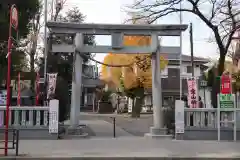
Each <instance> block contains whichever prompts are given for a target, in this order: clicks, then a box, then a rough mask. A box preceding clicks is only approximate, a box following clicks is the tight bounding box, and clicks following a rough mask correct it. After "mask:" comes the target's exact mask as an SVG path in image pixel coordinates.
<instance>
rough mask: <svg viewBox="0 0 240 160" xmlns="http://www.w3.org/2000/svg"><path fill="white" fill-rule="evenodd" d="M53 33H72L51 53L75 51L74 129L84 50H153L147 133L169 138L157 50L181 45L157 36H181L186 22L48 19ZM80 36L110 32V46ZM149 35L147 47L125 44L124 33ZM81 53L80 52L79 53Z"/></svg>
mask: <svg viewBox="0 0 240 160" xmlns="http://www.w3.org/2000/svg"><path fill="white" fill-rule="evenodd" d="M47 26H48V28H49V29H50V32H52V33H53V34H70V35H73V36H75V44H74V45H69V44H60V45H59V44H54V45H52V52H57V53H62V54H63V53H66V54H69V53H74V57H75V58H74V64H73V71H74V72H73V82H72V102H71V113H70V116H71V117H70V122H71V123H70V125H71V127H73V128H76V127H77V126H78V125H79V113H80V97H81V93H82V88H81V86H82V58H81V55H82V56H84V54H85V53H116V54H117V53H129V54H136V53H138V54H140V53H142V54H146V53H152V96H153V127H151V129H150V133H148V134H146V136H150V137H170V135H166V129H164V122H163V109H162V91H161V90H162V87H161V74H160V64H159V63H160V62H159V60H160V59H159V56H160V53H164V54H175V55H180V53H181V50H180V47H166V46H161V47H160V42H159V40H158V36H180V34H181V32H182V31H184V30H186V29H187V25H126V24H124V25H120V24H84V23H83V24H78V23H65V22H48V23H47ZM83 35H111V37H112V44H111V45H110V46H97V45H96V46H89V45H84V43H83ZM128 35H131V36H139V35H140V36H143V35H145V36H151V44H150V45H149V46H124V45H123V37H124V36H128ZM80 54H81V55H80Z"/></svg>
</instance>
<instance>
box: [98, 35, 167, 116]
mask: <svg viewBox="0 0 240 160" xmlns="http://www.w3.org/2000/svg"><path fill="white" fill-rule="evenodd" d="M150 43H151V38H150V37H148V36H125V37H124V45H125V46H144V45H145V46H146V45H149V44H150ZM159 61H160V64H161V69H164V68H165V67H166V65H167V64H168V61H167V58H166V57H164V56H160V60H159ZM103 63H105V64H109V66H106V65H102V71H101V73H102V74H101V79H102V80H104V81H105V83H106V84H107V85H108V88H109V89H111V90H113V91H117V92H119V91H120V92H121V93H123V94H124V95H126V96H128V97H130V98H132V99H133V100H134V101H133V103H134V104H133V105H132V106H133V109H132V116H134V117H138V116H140V111H141V106H142V100H143V98H144V90H145V89H146V88H151V87H152V71H151V54H150V53H146V54H128V53H122V54H113V53H109V54H107V55H106V56H105V58H104V61H103ZM111 65H112V66H119V67H111ZM121 66H122V67H121Z"/></svg>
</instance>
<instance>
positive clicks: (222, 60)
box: [217, 49, 226, 76]
mask: <svg viewBox="0 0 240 160" xmlns="http://www.w3.org/2000/svg"><path fill="white" fill-rule="evenodd" d="M225 57H226V53H225V51H224V50H223V49H222V50H220V57H219V60H218V73H217V75H218V76H221V75H222V73H223V71H224V65H225Z"/></svg>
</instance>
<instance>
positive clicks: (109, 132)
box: [80, 120, 132, 137]
mask: <svg viewBox="0 0 240 160" xmlns="http://www.w3.org/2000/svg"><path fill="white" fill-rule="evenodd" d="M80 124H85V125H87V126H88V127H89V128H90V129H91V130H92V131H93V132H94V134H95V136H97V137H113V124H112V123H109V122H107V121H103V120H80ZM115 131H116V136H117V137H122V136H128V137H129V136H132V135H131V134H130V133H128V132H126V131H125V130H123V129H122V128H120V127H118V126H116V128H115Z"/></svg>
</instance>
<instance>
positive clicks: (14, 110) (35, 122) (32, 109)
mask: <svg viewBox="0 0 240 160" xmlns="http://www.w3.org/2000/svg"><path fill="white" fill-rule="evenodd" d="M9 114H10V116H9V117H10V118H9V127H19V128H46V127H48V117H49V107H47V106H29V107H28V106H20V107H19V106H10V112H9ZM5 115H6V106H0V128H4V125H5V124H6V122H5Z"/></svg>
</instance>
